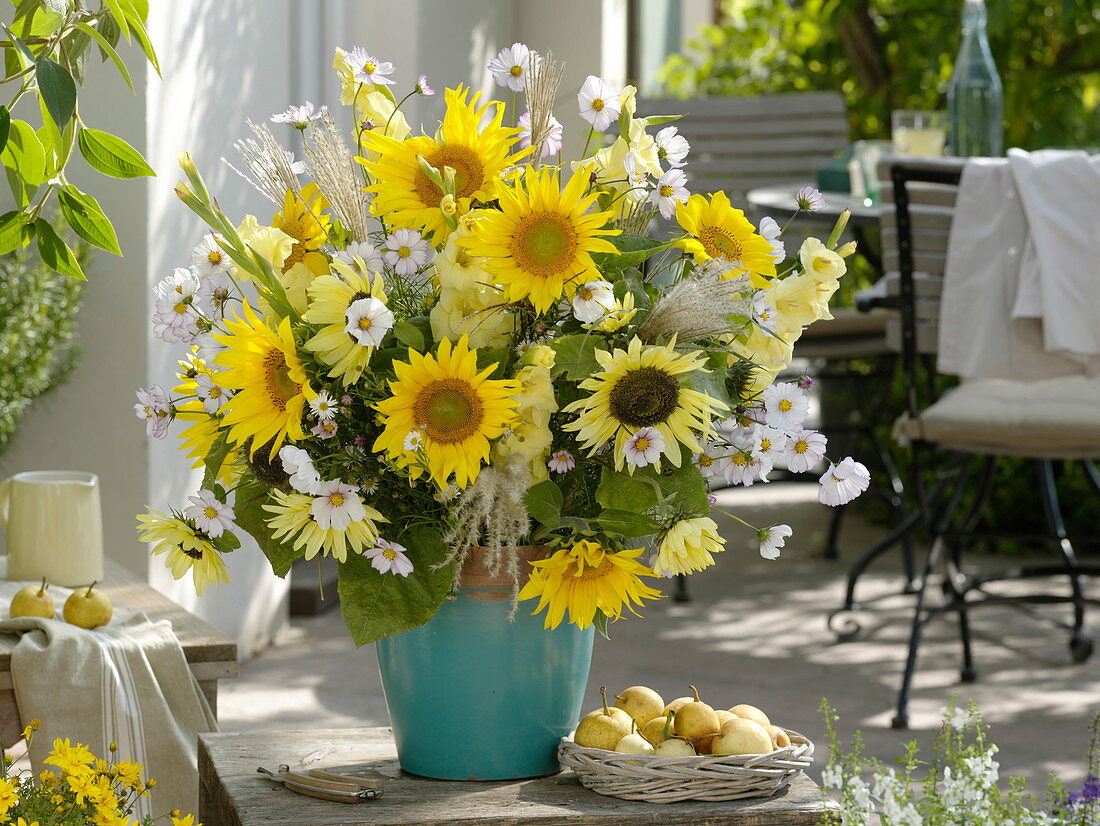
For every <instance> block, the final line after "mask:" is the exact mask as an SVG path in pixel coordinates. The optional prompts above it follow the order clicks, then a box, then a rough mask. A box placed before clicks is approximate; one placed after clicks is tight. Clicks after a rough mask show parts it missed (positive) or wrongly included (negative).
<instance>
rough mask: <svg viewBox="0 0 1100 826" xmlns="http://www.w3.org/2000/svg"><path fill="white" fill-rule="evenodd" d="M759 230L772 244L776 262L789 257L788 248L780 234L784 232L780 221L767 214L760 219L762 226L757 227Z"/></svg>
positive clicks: (773, 257) (773, 256) (773, 258)
mask: <svg viewBox="0 0 1100 826" xmlns="http://www.w3.org/2000/svg"><path fill="white" fill-rule="evenodd" d="M756 231H757V232H759V233H760V236H761V237H762V238H763V239H764V240H765V241H767V242H768V243H769V244H771V245H772V260H773V261H775V263H777V264H778V263H779V262H780V261H782V260H783V259H784V258H786V257H787V249H786V247H784V246H783V240H782V239H781V238H780V235H781V234H782V232H783V229H782V227H780V226H779V222H778V221H776V220H775V219H774V218H772V217H771V216H770V215H765V216H764V217H763V218H761V219H760V226H759V227H757V230H756Z"/></svg>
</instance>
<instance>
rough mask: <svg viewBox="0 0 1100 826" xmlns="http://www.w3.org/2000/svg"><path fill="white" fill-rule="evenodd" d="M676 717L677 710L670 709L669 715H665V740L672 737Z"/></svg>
mask: <svg viewBox="0 0 1100 826" xmlns="http://www.w3.org/2000/svg"><path fill="white" fill-rule="evenodd" d="M675 716H676V710H675V709H672V708H670V709H669V710H668V714H666V715H665V731H664V735H663V737H664V739H665V740H667V739H668V738H669V737H671V736H672V718H673V717H675Z"/></svg>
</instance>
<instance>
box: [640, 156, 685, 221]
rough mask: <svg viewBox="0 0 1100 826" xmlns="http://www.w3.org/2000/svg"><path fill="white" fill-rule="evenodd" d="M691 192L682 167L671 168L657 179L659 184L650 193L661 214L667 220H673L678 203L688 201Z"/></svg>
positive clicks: (651, 199) (650, 198)
mask: <svg viewBox="0 0 1100 826" xmlns="http://www.w3.org/2000/svg"><path fill="white" fill-rule="evenodd" d="M690 195H691V193H690V192H688V189H687V175H685V174H684V171H683V170H682V169H670V170H669V171H668V172H666V173H665V174H664V175H662V176H661V177H660V179H659V180H658V181H657V186H655V187H654V188H653V192H651V193H650V194H649V200H650V201H652V202H653V204H654V206H656V207H657V209H659V210H661V216H662V217H663V218H664V219H665V220H666V221H671V220H672V216H674V215H675V214H676V204H681V203H684V202H686V201H687V199H688V196H690Z"/></svg>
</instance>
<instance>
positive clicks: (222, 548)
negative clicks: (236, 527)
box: [210, 531, 241, 554]
mask: <svg viewBox="0 0 1100 826" xmlns="http://www.w3.org/2000/svg"><path fill="white" fill-rule="evenodd" d="M210 542H211V544H212V545H213V546H214V550H215V551H217V552H218V553H221V554H228V553H232V552H233V551H235V550H237V548H239V547H241V540H239V539H237V537H236V536H235V535H233V534H231V533H229V532H228V531H227V532H226V533H223V534H222V535H221V536H219V537H217V538H214V537H211V539H210Z"/></svg>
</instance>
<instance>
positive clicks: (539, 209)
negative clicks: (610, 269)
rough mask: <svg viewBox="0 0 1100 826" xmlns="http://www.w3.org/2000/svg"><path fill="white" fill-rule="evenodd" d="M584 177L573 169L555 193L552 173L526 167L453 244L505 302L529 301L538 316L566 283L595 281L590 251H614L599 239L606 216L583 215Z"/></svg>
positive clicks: (587, 198) (586, 199) (587, 202)
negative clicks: (476, 263)
mask: <svg viewBox="0 0 1100 826" xmlns="http://www.w3.org/2000/svg"><path fill="white" fill-rule="evenodd" d="M587 188H588V173H587V172H586V171H585V169H584V168H581V169H578V170H577V171H575V172H574V173H573V176H572V177H571V178H570V179H569V181H568V183H566V185H565V188H564V189H561V188H560V183H559V179H558V173H557V172H555V171H553V170H550V169H535V168H533V167H530V166H529V167H527V168H526V172H525V175H524V177H523V178H522V179H521V180H518V181H516V183H515V184H514V185H512V186H508V187H504V188H502V189H501V191H500V198H499V201H500V209H499V211H498V210H486V211H485V212H484V213H483V214H482V215H481V216H480V217H479V219H478V221H477V222H476V224H475V225H474V229H473V232H472V234H471V235H469V236H467V237H465V238H460V239H459V241H458V243H459V245H461V246H463V247H466V248H467V249H468V250H469V251H470V254H471V255H474V256H478V257H480V258H482V259H484V261H483V266H484V267H485V269H486V270H487V271H488V272H490V273H492V275H493V277H494V279H495V281H496V282H497V283H498V284H500V285H502V286H503V287H504V292H505V295H506V296H507V297H508V299H509V300H510V301H520V300H522V299H525V298H527V299H530V300H531V303H532V304H534V305H535V309H536V310H537V311H538V312H540V313H541V312H544V311H545V310H547V309H549V307H550V306H551V305H552V304H553V303H554V302H555V301H557V300H558V299H559V298H560V297H561V295H562V293H563V292H564V291H565V286H566V285H567V284H570V283H575V282H583V281H587V280H594V279H597V278H601V277H602V276H600V274H599V272H598V271H597V269H596V265H595V264H594V263H593V262H592V253H594V252H615V251H616V250H615V247H614V245H612V243H611V242H610V241H608V240H607V239H605V238H601V237H600V236H601V235H618V234H619V230H617V229H611V228H608V227H606V224H607V223H608V221H610V220H611V218H612V213H611V212H592V213H588V214H586V213H587V211H588V209H589V207H591V206H592V204H594V203H595V201H596V195H597V193H595V192H593V193H592V194H590V195H585V194H584V193H585V190H586V189H587Z"/></svg>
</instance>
